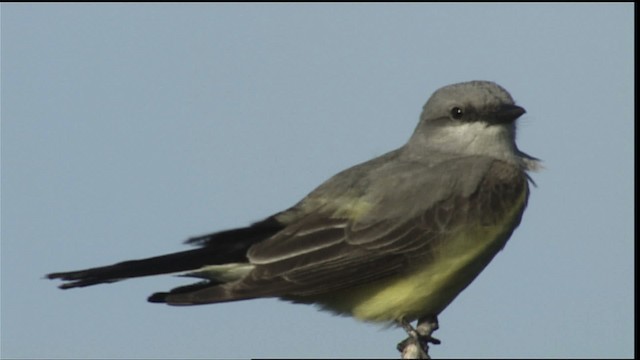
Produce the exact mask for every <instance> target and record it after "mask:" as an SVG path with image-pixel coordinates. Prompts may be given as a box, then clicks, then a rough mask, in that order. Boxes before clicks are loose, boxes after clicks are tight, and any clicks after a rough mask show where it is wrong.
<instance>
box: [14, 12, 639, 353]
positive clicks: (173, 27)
mask: <svg viewBox="0 0 640 360" xmlns="http://www.w3.org/2000/svg"><path fill="white" fill-rule="evenodd" d="M633 21H634V19H633V5H632V4H630V3H627V4H561V5H551V4H524V5H522V4H517V5H516V4H492V5H486V4H484V5H483V4H477V5H470V4H461V5H457V4H444V5H438V4H393V5H391V4H376V5H370V4H347V5H338V4H329V5H328V4H314V5H310V4H306V5H295V4H277V5H273V4H271V5H267V4H261V5H256V4H247V5H238V4H225V5H217V4H24V5H22V4H2V329H1V330H2V357H4V358H49V357H51V358H83V359H84V358H205V357H209V358H210V357H213V358H228V357H231V358H246V357H290V358H295V357H397V356H398V354H397V352H396V350H395V345H396V343H397V342H398V341H400V340H402V339H403V338H404V333H403V332H402V330H400V329H387V330H385V329H380V327H378V326H374V325H366V324H362V323H358V322H356V321H354V320H352V319H350V318H339V317H334V316H331V315H329V314H327V313H323V312H319V311H317V310H316V309H314V308H313V307H309V306H303V305H291V304H288V303H284V302H279V301H276V300H255V301H245V302H240V303H231V304H222V305H212V306H202V307H189V308H172V307H167V306H162V305H156V304H149V303H147V302H146V301H145V299H146V297H147V295H149V294H150V293H152V292H154V291H157V290H166V289H169V288H171V287H173V286H176V285H179V284H184V283H185V280H184V279H179V278H172V277H169V276H165V277H158V278H150V279H138V280H134V281H127V282H122V283H117V284H111V285H104V286H98V287H93V288H86V289H81V290H70V291H64V292H63V291H61V290H58V289H57V288H56V285H58V283H57V282H52V281H47V280H43V279H42V276H43V275H44V274H45V273H48V272H51V271H61V270H73V269H77V268H83V267H90V266H96V265H106V264H110V263H112V262H115V261H120V260H125V259H131V258H138V257H145V256H150V255H158V254H162V253H166V252H172V251H179V250H183V249H186V248H185V247H184V246H182V245H181V243H180V242H181V241H182V240H184V239H185V238H187V237H189V236H193V235H199V234H202V233H206V232H210V231H214V230H221V229H226V228H229V227H234V226H242V225H246V224H248V223H250V222H252V221H255V220H259V219H261V218H262V217H264V216H267V215H269V214H271V213H273V212H276V211H278V210H281V209H284V208H286V207H288V206H290V205H292V204H294V203H295V202H296V201H297V200H298V199H299V198H301V197H302V196H304V195H305V194H306V193H307V192H309V191H310V190H312V189H313V188H314V187H315V186H317V185H318V184H320V183H321V182H322V181H324V180H325V179H327V178H328V177H329V176H331V175H333V174H334V173H336V172H338V171H339V170H342V169H344V168H346V167H349V166H351V165H354V164H356V163H358V162H361V161H364V160H367V159H369V158H371V157H374V156H376V155H379V154H382V153H384V152H386V151H389V150H391V149H394V148H395V147H397V146H400V145H401V144H403V143H404V142H405V141H406V139H407V138H408V137H409V135H410V134H411V132H412V131H413V128H414V126H415V124H416V122H417V119H418V115H419V113H420V110H421V108H422V105H423V103H424V102H425V100H426V99H427V98H428V97H429V95H430V94H431V93H432V92H433V91H434V90H436V89H437V88H438V87H440V86H443V85H446V84H450V83H454V82H459V81H467V80H474V79H486V80H494V81H497V82H498V83H500V84H502V85H503V86H504V87H506V88H507V89H508V90H509V91H510V92H511V93H512V95H513V96H514V98H515V99H516V100H517V102H518V103H519V104H521V105H522V106H524V107H525V108H526V109H527V111H528V113H527V114H526V115H525V116H524V117H523V118H522V119H521V120H519V124H520V127H519V129H520V132H519V145H520V147H521V149H523V150H524V151H526V152H528V153H530V154H532V155H534V156H537V157H540V158H541V159H543V160H544V161H545V166H546V170H545V171H543V172H541V173H537V174H533V178H534V179H535V181H536V182H537V184H538V187H537V188H535V189H533V191H532V196H531V199H530V206H529V208H528V210H527V212H526V213H525V216H524V220H523V222H522V225H521V226H520V228H519V229H518V230H517V231H516V232H515V234H514V236H513V238H512V239H511V241H510V242H509V243H508V244H507V247H506V248H505V250H504V251H503V252H502V253H500V254H499V255H498V256H497V257H496V258H495V260H494V261H493V263H492V264H491V265H490V266H489V267H488V268H487V269H486V271H484V272H483V274H481V276H480V277H479V278H478V279H477V281H475V282H474V283H473V284H472V285H471V286H470V287H469V288H468V289H467V290H466V291H465V292H463V293H462V295H461V296H460V297H459V298H458V299H456V301H454V303H453V304H452V305H451V306H450V307H449V308H448V309H447V310H445V312H444V313H443V314H442V315H441V317H440V324H441V330H439V331H438V332H437V336H438V337H439V338H440V339H442V340H443V344H442V345H440V346H437V347H435V348H434V349H433V350H432V352H431V354H432V355H433V356H434V357H474V356H480V357H502V358H510V357H631V356H632V355H633V338H634V330H633V319H634V317H635V313H634V307H633V304H634V295H633V282H634V275H633V261H634V258H633V253H634V232H633V198H634V188H633V183H634V173H633V160H634V155H633V150H634V135H633V132H634V113H633V111H634V110H633V109H634V108H633V78H634V63H633V61H634V54H633V43H634V38H633Z"/></svg>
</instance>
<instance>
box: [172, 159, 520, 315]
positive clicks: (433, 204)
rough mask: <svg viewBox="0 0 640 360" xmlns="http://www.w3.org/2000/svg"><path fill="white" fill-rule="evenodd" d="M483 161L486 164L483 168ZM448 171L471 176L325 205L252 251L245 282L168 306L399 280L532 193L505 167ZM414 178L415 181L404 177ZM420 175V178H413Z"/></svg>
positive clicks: (176, 298) (466, 164)
mask: <svg viewBox="0 0 640 360" xmlns="http://www.w3.org/2000/svg"><path fill="white" fill-rule="evenodd" d="M479 163H482V164H484V165H483V166H481V167H478V164H479ZM443 166H447V167H451V166H460V167H462V168H464V169H466V170H467V171H468V173H466V174H465V173H460V172H457V171H453V172H452V171H439V170H441V169H427V170H415V169H414V170H412V171H409V172H408V173H403V174H401V175H403V176H399V177H398V176H396V177H395V178H396V180H397V179H400V180H398V181H396V182H395V183H393V184H386V185H385V188H386V190H385V191H384V194H381V195H382V196H381V197H380V198H379V199H378V202H377V203H375V204H373V205H371V206H370V207H369V208H367V206H366V205H363V204H360V203H359V204H358V205H357V206H352V207H351V208H350V210H349V211H342V210H343V209H344V208H345V204H346V203H349V201H348V200H341V203H340V204H339V205H338V206H337V207H336V206H333V205H331V203H328V204H324V205H323V206H319V207H317V208H315V210H314V211H311V212H306V213H305V215H304V216H303V217H301V218H299V219H298V220H297V221H296V222H294V223H292V224H290V225H289V226H288V227H286V228H285V229H284V230H282V231H280V232H279V233H277V234H276V235H275V236H273V237H271V238H269V239H266V240H264V241H262V242H260V243H257V244H254V245H253V246H252V247H251V248H250V250H249V252H248V259H249V261H250V263H251V264H252V265H253V266H254V268H253V270H252V271H251V272H250V273H249V274H248V275H247V276H246V277H244V278H243V279H241V280H239V281H237V282H233V283H228V284H225V285H216V286H211V287H206V286H202V288H201V289H198V290H197V291H190V292H179V293H176V294H170V293H169V294H167V293H165V295H166V297H165V298H164V300H165V301H166V302H168V303H171V304H199V303H211V302H220V301H230V300H237V299H242V298H253V297H268V296H280V297H303V296H313V295H319V294H326V293H330V292H332V291H335V290H340V289H344V288H348V287H351V286H355V285H360V284H363V283H367V282H371V281H375V280H379V279H382V278H385V277H388V276H392V275H395V274H400V273H402V272H403V271H407V270H408V269H410V268H411V266H412V264H415V259H419V261H421V262H424V261H429V256H430V254H431V253H432V252H433V251H434V249H436V247H437V246H439V244H440V243H441V242H442V241H443V240H445V239H447V238H448V234H449V233H451V232H455V231H457V230H458V229H459V228H460V227H461V226H464V224H466V223H467V222H468V221H477V222H480V223H483V224H485V223H486V224H487V225H492V224H494V223H496V222H497V221H500V219H499V217H500V214H505V213H506V211H509V210H511V209H512V208H513V204H514V203H515V202H516V200H517V199H520V198H521V196H522V192H523V191H528V190H527V180H526V175H525V174H524V173H523V172H522V171H521V170H520V169H518V168H515V167H513V166H511V165H509V164H506V163H504V162H501V161H496V160H491V161H485V162H482V161H481V162H478V159H469V161H462V160H460V161H458V163H456V164H449V165H443ZM473 169H475V170H473ZM434 170H435V171H434ZM407 174H408V175H410V176H404V175H407ZM432 174H439V175H438V176H433V175H432ZM443 174H444V175H443ZM447 174H464V176H462V177H459V178H453V177H452V176H449V175H447ZM420 175H421V176H422V177H421V178H420V179H416V178H413V176H420ZM390 176H392V174H391V175H390ZM402 179H404V180H410V181H404V182H403V180H402ZM389 185H392V186H391V187H389ZM429 187H430V188H429ZM434 194H435V195H434ZM331 198H332V199H336V198H339V197H335V196H331ZM374 198H375V197H374ZM361 200H362V198H358V199H357V201H361ZM354 201H356V200H355V199H354ZM347 207H348V206H347ZM523 209H524V207H523V208H522V209H520V210H519V211H522V210H523ZM517 221H519V216H517ZM508 235H509V234H507V235H506V236H508Z"/></svg>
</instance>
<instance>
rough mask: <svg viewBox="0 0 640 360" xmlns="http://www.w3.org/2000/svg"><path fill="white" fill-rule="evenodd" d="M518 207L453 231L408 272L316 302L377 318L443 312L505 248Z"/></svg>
mask: <svg viewBox="0 0 640 360" xmlns="http://www.w3.org/2000/svg"><path fill="white" fill-rule="evenodd" d="M522 201H524V196H523V199H522ZM521 204H522V203H521ZM519 209H520V206H515V207H514V209H513V212H512V213H510V214H508V216H505V217H504V222H503V223H501V224H496V225H493V226H482V225H475V226H470V227H467V228H466V229H464V230H462V231H459V232H457V233H452V234H450V235H451V236H450V238H448V239H446V240H444V241H443V242H442V245H441V246H440V247H439V248H438V249H435V252H434V253H433V254H432V255H431V256H430V258H429V260H428V261H425V265H424V266H417V267H416V269H415V270H413V271H412V272H410V273H409V274H403V275H401V276H400V275H399V276H394V277H391V278H387V279H384V280H381V281H377V282H374V283H369V284H365V285H362V286H359V287H356V288H351V289H346V290H341V291H339V292H337V293H333V294H331V296H327V297H323V298H322V299H318V301H317V303H318V304H319V305H321V307H322V308H324V309H326V310H330V311H333V312H336V313H340V314H345V315H347V314H348V315H352V316H354V317H356V318H358V319H360V320H363V321H372V322H390V321H396V320H399V319H401V318H404V319H406V320H409V321H411V320H415V319H417V318H419V317H422V316H426V315H438V314H439V313H440V312H441V311H442V310H444V308H446V307H447V305H449V303H451V301H453V299H455V297H456V296H457V295H458V294H459V293H460V292H461V291H462V290H464V289H465V288H466V287H467V286H468V285H469V284H470V283H471V282H472V281H473V279H475V277H476V276H477V275H478V274H479V273H480V272H481V271H482V270H483V269H484V268H485V266H487V264H489V262H490V261H491V259H493V257H494V256H495V254H496V253H498V251H500V249H502V247H503V246H504V244H505V243H506V240H507V238H506V237H505V236H503V234H504V233H505V231H507V230H510V229H507V227H509V226H512V225H511V224H512V220H513V216H515V215H516V213H517V212H518V211H519Z"/></svg>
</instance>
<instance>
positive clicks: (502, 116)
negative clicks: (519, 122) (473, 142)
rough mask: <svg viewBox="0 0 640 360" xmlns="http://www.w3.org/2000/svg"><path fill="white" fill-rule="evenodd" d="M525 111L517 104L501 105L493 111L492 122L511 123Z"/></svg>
mask: <svg viewBox="0 0 640 360" xmlns="http://www.w3.org/2000/svg"><path fill="white" fill-rule="evenodd" d="M526 112H527V111H526V110H525V109H524V108H522V107H520V106H517V105H502V106H500V107H499V108H498V109H497V110H496V111H495V113H494V116H493V121H494V124H511V123H512V122H514V121H516V119H517V118H519V117H520V116H521V115H522V114H524V113H526Z"/></svg>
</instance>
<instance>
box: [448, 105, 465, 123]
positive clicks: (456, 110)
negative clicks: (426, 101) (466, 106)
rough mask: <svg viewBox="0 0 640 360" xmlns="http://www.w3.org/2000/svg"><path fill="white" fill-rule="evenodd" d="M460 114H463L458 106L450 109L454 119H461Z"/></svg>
mask: <svg viewBox="0 0 640 360" xmlns="http://www.w3.org/2000/svg"><path fill="white" fill-rule="evenodd" d="M462 116H464V112H463V111H462V109H461V108H459V107H457V106H456V107H454V108H453V109H451V117H452V118H454V119H456V120H460V119H462Z"/></svg>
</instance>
